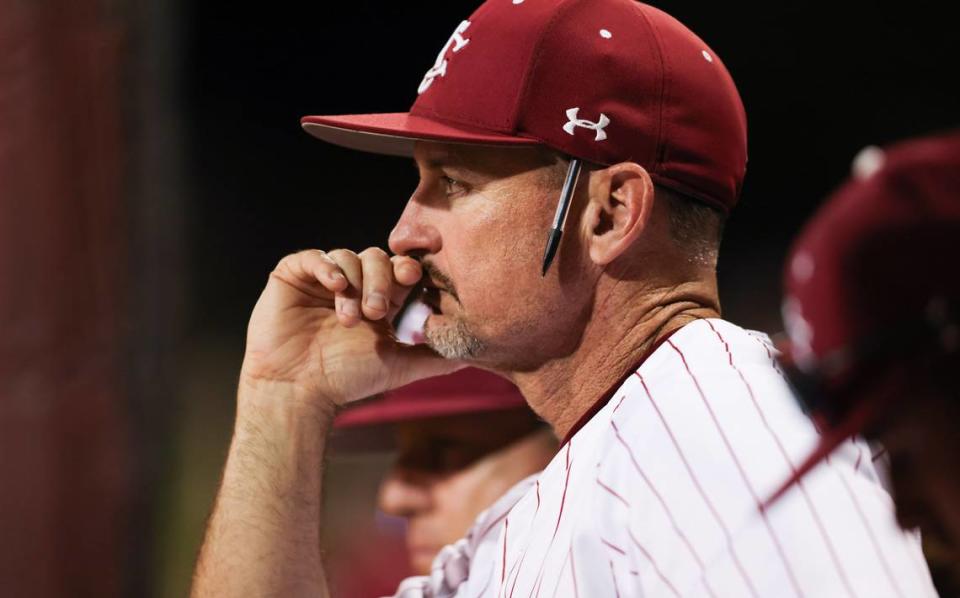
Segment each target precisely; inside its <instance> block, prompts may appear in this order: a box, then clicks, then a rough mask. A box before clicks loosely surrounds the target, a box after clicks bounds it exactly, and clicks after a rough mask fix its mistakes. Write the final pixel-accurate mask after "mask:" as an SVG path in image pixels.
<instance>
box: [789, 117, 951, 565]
mask: <svg viewBox="0 0 960 598" xmlns="http://www.w3.org/2000/svg"><path fill="white" fill-rule="evenodd" d="M957 256H960V132H952V133H948V134H942V135H938V136H934V137H928V138H924V139H917V140H913V141H909V142H905V143H902V144H898V145H895V146H893V147H890V148H889V149H886V150H880V149H878V148H868V149H867V150H864V152H862V153H861V154H860V156H859V157H858V158H857V160H856V161H855V162H854V175H853V177H852V178H851V180H850V181H849V182H847V183H846V184H845V185H844V186H842V187H841V188H840V189H839V190H838V191H837V192H836V193H835V194H834V196H833V197H831V198H830V200H829V201H828V202H827V203H826V205H825V206H824V207H823V208H822V209H821V210H820V211H819V212H818V213H817V214H816V216H815V217H814V218H813V220H811V221H810V223H809V224H808V225H807V226H806V227H805V228H804V230H803V232H802V233H801V234H800V236H799V238H798V239H797V241H796V242H795V244H794V247H793V249H792V251H791V255H790V258H789V261H788V262H787V268H786V270H785V273H784V280H785V297H786V301H785V304H784V318H785V321H786V327H787V332H788V335H789V345H788V346H787V347H786V351H785V354H784V355H785V366H786V369H787V371H788V372H789V373H790V374H791V378H792V379H793V380H794V382H795V385H796V387H797V389H798V396H799V397H800V398H801V399H802V400H803V402H804V404H805V405H806V407H807V409H808V410H809V411H810V412H812V413H813V414H814V415H815V417H817V418H818V419H819V420H820V421H821V426H822V427H823V430H824V434H823V438H822V441H821V443H820V444H819V446H818V447H817V449H816V450H815V451H814V452H813V454H812V455H811V456H810V458H809V459H807V461H806V462H805V463H803V464H802V465H801V466H800V467H799V468H798V469H797V471H796V473H795V475H793V476H791V478H790V480H789V481H788V483H787V484H786V485H784V486H783V487H782V488H781V489H780V490H779V491H778V492H777V493H776V494H775V496H774V497H773V498H772V499H771V502H772V501H773V500H775V499H777V498H779V497H780V496H781V495H783V494H784V493H786V492H787V491H792V488H793V487H794V486H795V485H796V484H797V483H798V482H799V481H800V480H801V478H802V477H803V476H804V475H806V474H807V473H808V472H809V471H810V470H812V469H814V468H815V467H816V466H817V465H818V464H820V463H821V462H822V461H823V460H824V459H829V458H830V455H831V453H833V451H834V450H835V449H836V447H837V446H838V445H840V444H841V443H843V442H844V441H845V440H846V439H847V438H849V437H850V436H852V435H854V434H864V435H865V436H867V437H868V438H871V439H875V440H878V441H880V442H881V443H882V445H883V447H884V448H885V449H886V451H888V453H889V455H890V464H891V476H892V481H893V486H894V498H895V501H896V504H897V516H898V518H899V520H900V522H901V524H902V525H903V526H904V527H908V528H909V527H917V526H919V527H920V528H922V529H923V531H924V532H925V533H928V534H931V535H936V536H940V537H941V538H942V539H944V540H946V541H948V542H952V543H953V544H954V546H960V471H958V469H957V459H958V457H960V434H958V432H957V429H958V428H957V422H958V421H960V383H958V381H957V372H958V371H960V275H958V272H957V267H956V264H955V260H956V258H957Z"/></svg>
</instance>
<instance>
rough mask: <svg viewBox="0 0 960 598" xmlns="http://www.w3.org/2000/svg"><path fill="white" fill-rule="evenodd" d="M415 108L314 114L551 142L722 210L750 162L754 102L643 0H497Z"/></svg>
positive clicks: (350, 133) (381, 129)
mask: <svg viewBox="0 0 960 598" xmlns="http://www.w3.org/2000/svg"><path fill="white" fill-rule="evenodd" d="M417 92H418V95H417V99H416V101H415V102H414V103H413V106H412V107H411V108H410V111H409V112H401V113H390V114H361V115H343V116H307V117H304V118H303V119H302V121H301V122H302V125H303V127H304V129H306V130H307V132H309V133H310V134H311V135H314V136H315V137H318V138H320V139H322V140H324V141H328V142H330V143H334V144H337V145H341V146H344V147H349V148H353V149H358V150H362V151H368V152H374V153H380V154H391V155H398V156H408V157H409V156H412V155H413V144H414V141H416V140H434V141H443V142H450V143H471V144H485V145H500V146H535V145H544V146H547V147H550V148H552V149H554V150H556V151H559V152H561V153H564V154H566V155H569V156H572V157H576V158H581V159H583V160H586V161H589V162H595V163H599V164H615V163H617V162H623V161H633V162H637V163H638V164H640V165H642V166H644V167H645V168H646V169H647V170H648V171H649V173H650V175H651V177H652V178H653V180H654V181H655V182H657V183H659V184H661V185H664V186H666V187H669V188H672V189H674V190H676V191H679V192H681V193H684V194H686V195H689V196H692V197H695V198H698V199H700V200H702V201H705V202H708V203H710V204H712V205H714V206H716V207H718V208H720V209H723V210H724V211H727V210H729V209H730V208H732V207H733V206H734V204H736V202H737V198H738V196H739V193H740V187H741V184H742V181H743V176H744V173H745V170H746V163H747V133H746V115H745V113H744V109H743V104H742V102H741V100H740V96H739V94H738V92H737V89H736V86H735V85H734V83H733V79H732V78H731V77H730V74H729V73H728V72H727V69H726V68H725V67H724V65H723V63H722V62H721V61H720V58H719V57H718V56H717V54H716V53H715V52H714V51H713V50H711V49H710V48H709V47H708V46H707V44H706V43H704V42H703V41H702V40H701V39H700V38H699V37H697V36H696V35H694V33H693V32H691V31H690V30H689V29H687V28H686V27H685V26H684V25H683V24H681V23H680V22H679V21H677V20H676V19H674V18H673V17H671V16H670V15H668V14H666V13H664V12H662V11H660V10H658V9H656V8H653V7H652V6H648V5H646V4H642V3H639V2H634V1H633V0H535V1H534V0H527V1H525V0H488V1H487V2H485V3H484V4H483V5H481V6H480V7H479V8H478V9H477V11H476V12H474V13H473V14H472V15H471V16H470V18H468V19H467V20H465V21H463V22H461V23H460V24H459V25H458V26H457V28H456V30H455V31H454V33H453V35H452V36H451V37H450V39H449V40H448V41H447V43H446V44H444V46H443V48H442V49H441V50H440V54H439V55H438V56H437V59H436V62H435V63H434V64H433V66H432V67H430V69H429V70H428V71H427V73H426V75H424V77H423V80H422V81H421V82H420V85H419V87H418V89H417Z"/></svg>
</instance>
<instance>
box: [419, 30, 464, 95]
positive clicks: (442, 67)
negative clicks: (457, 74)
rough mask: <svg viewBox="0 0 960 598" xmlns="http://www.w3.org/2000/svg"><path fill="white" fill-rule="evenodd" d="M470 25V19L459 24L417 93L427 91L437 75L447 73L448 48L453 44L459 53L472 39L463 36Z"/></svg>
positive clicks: (454, 50)
mask: <svg viewBox="0 0 960 598" xmlns="http://www.w3.org/2000/svg"><path fill="white" fill-rule="evenodd" d="M468 27H470V21H461V23H460V25H458V26H457V28H456V30H455V31H454V32H453V35H451V36H450V39H448V40H447V43H445V44H443V47H442V48H441V49H440V53H439V54H437V60H436V62H434V63H433V66H432V67H430V70H428V71H427V73H426V74H425V75H424V76H423V81H421V82H420V86H419V87H417V94H418V95H419V94H421V93H423V92H425V91H427V90H428V89H429V88H430V86H431V85H433V80H434V79H436V78H437V77H443V76H445V75H446V74H447V58H446V56H447V50H449V49H450V45H451V44H453V52H454V53H457V52H459V51H460V50H462V49H463V47H464V46H466V45H467V44H468V43H470V40H469V39H467V38H465V37H463V33H464V32H465V31H466V30H467V28H468Z"/></svg>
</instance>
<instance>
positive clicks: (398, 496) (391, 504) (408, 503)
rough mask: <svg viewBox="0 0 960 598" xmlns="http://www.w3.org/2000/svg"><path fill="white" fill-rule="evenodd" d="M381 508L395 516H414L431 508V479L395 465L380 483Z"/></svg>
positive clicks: (378, 498)
mask: <svg viewBox="0 0 960 598" xmlns="http://www.w3.org/2000/svg"><path fill="white" fill-rule="evenodd" d="M377 503H378V505H379V507H380V510H381V511H383V512H384V513H386V514H388V515H393V516H395V517H412V516H414V515H416V514H418V513H422V512H424V511H426V510H428V509H429V508H430V504H431V503H430V485H429V480H428V479H427V477H426V476H424V475H423V474H419V473H417V472H415V471H412V470H410V469H407V468H403V467H399V466H398V467H394V468H393V469H391V470H390V472H389V473H388V474H387V477H386V478H384V480H383V482H381V483H380V493H379V495H378V497H377Z"/></svg>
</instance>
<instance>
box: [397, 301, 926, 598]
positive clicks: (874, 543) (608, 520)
mask: <svg viewBox="0 0 960 598" xmlns="http://www.w3.org/2000/svg"><path fill="white" fill-rule="evenodd" d="M774 357H775V356H774V355H773V352H772V351H771V349H770V345H769V342H768V341H767V340H766V339H765V337H762V336H761V335H757V334H753V333H750V332H747V331H744V330H742V329H740V328H737V327H736V326H733V325H731V324H729V323H726V322H723V321H721V320H706V321H697V322H694V323H692V324H689V325H687V326H685V327H684V328H682V329H680V331H678V332H676V333H675V334H674V335H673V336H672V337H670V339H669V341H667V342H665V343H664V344H663V345H661V346H660V348H659V349H657V350H656V351H654V352H653V353H652V354H651V355H650V357H649V358H648V359H647V360H646V361H644V362H643V363H642V364H641V365H640V366H639V367H638V368H636V371H635V373H634V372H633V371H631V372H630V375H629V376H628V377H627V378H625V379H623V381H622V382H621V383H620V384H619V385H618V386H617V387H615V388H612V389H611V390H610V391H609V392H608V393H606V394H605V396H604V397H603V398H602V399H601V400H600V401H597V403H596V405H595V406H594V408H593V409H591V410H590V411H589V415H588V416H585V417H584V418H582V419H583V421H582V422H581V424H582V425H581V427H579V428H577V429H576V430H575V431H574V433H573V434H572V435H571V436H570V438H569V439H567V441H566V442H565V443H564V445H563V448H562V449H561V450H560V451H559V452H558V454H557V455H556V456H555V457H554V459H553V461H552V462H551V463H550V464H549V466H548V467H547V468H546V469H545V470H544V472H543V473H542V474H541V475H540V476H539V478H538V479H537V480H536V481H534V480H530V481H529V482H526V484H527V485H526V486H524V487H525V488H527V490H526V494H525V495H523V496H522V497H521V496H519V495H517V496H514V495H513V494H511V495H509V496H508V497H507V498H505V499H504V505H500V506H495V507H494V508H491V510H490V513H488V514H486V515H484V516H482V517H481V521H480V523H478V525H477V526H476V529H477V530H479V531H476V532H474V533H471V535H470V536H469V538H468V541H466V542H465V543H464V544H462V545H461V543H458V544H457V545H455V548H456V549H455V550H451V551H447V549H444V550H445V552H444V553H442V559H439V560H440V561H441V562H439V563H438V565H437V566H436V567H435V569H434V574H433V575H432V576H431V577H429V578H424V579H423V580H421V581H417V580H414V581H412V582H411V583H413V584H419V585H418V586H416V587H417V588H419V590H420V592H419V593H417V592H412V593H410V594H409V596H410V598H414V597H418V598H426V597H427V596H441V595H442V596H458V597H460V598H494V597H499V596H503V597H504V598H517V597H520V596H523V597H527V596H529V597H534V596H537V597H539V596H541V595H544V596H545V595H551V596H564V597H569V596H574V597H579V596H580V595H581V593H582V594H583V595H584V596H585V598H586V597H587V596H588V595H589V596H625V597H626V596H643V595H647V596H676V597H680V596H684V597H689V596H701V595H708V596H713V597H714V598H717V597H720V596H723V597H726V596H734V597H737V598H739V597H741V596H751V595H753V596H781V595H784V594H786V595H798V596H807V597H810V598H815V597H819V596H845V595H846V596H850V597H851V598H866V597H867V596H870V597H871V598H872V597H874V596H878V597H883V596H894V595H899V596H904V597H910V598H913V597H914V596H918V597H926V596H935V593H934V590H933V588H932V584H931V583H930V579H929V574H928V572H927V571H925V570H924V568H923V562H922V555H921V553H920V550H919V545H918V542H917V539H916V537H915V536H913V535H905V534H903V533H902V532H901V531H900V530H899V529H898V527H897V525H896V522H895V520H894V518H893V517H892V508H893V507H892V504H891V503H890V501H889V497H887V496H886V494H885V492H884V490H883V489H882V488H881V487H880V486H879V484H878V482H877V476H876V473H875V471H874V469H873V463H872V462H871V460H870V459H866V458H863V452H862V451H861V452H858V450H860V446H859V445H853V444H847V445H844V446H843V447H841V450H840V451H838V452H837V453H836V454H835V456H834V459H833V462H831V463H827V464H825V465H824V466H823V467H821V468H819V469H817V470H814V471H813V472H811V474H810V475H809V476H808V477H807V478H805V479H804V480H803V482H802V483H801V485H799V486H797V488H796V490H795V492H796V494H795V495H794V496H792V497H791V496H787V497H785V498H784V500H783V501H781V502H780V503H778V504H777V505H775V506H774V507H773V508H772V509H769V510H767V511H762V510H760V509H759V508H758V505H759V503H760V500H759V496H760V494H762V493H764V492H766V491H767V490H768V489H769V488H771V487H773V486H774V485H775V484H778V483H779V482H780V481H781V480H782V479H784V478H785V477H787V475H789V473H790V472H792V471H793V469H794V467H795V466H794V463H795V462H796V459H798V458H801V457H802V456H803V455H805V454H807V453H808V452H809V448H810V446H812V445H814V444H816V441H817V435H816V431H815V429H814V427H813V425H812V423H811V422H810V421H809V420H808V419H807V418H806V417H805V416H804V415H803V414H802V412H801V411H800V409H799V407H798V406H797V404H796V402H795V401H794V400H793V398H792V396H791V395H790V394H789V390H788V387H787V385H786V383H785V381H784V380H783V378H782V376H781V375H780V374H779V373H778V371H777V370H776V368H775V364H774ZM838 493H839V497H840V500H837V496H838ZM847 496H849V497H850V500H846V497H847ZM498 504H499V503H498ZM508 510H509V517H507V516H506V513H507V511H508ZM500 522H502V523H503V525H499V523H500ZM811 524H812V525H811ZM444 559H446V560H444ZM464 563H468V564H469V575H467V576H466V577H465V578H464V575H463V565H464ZM551 585H552V586H553V587H552V588H550V587H549V586H551ZM406 587H408V586H401V591H407V590H406V589H404V588H406ZM404 595H405V596H406V595H408V594H404Z"/></svg>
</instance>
